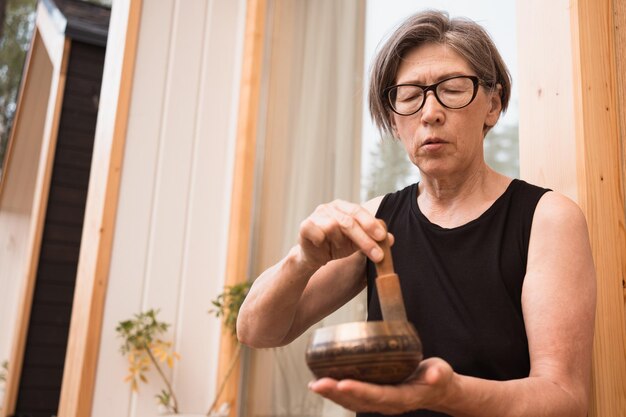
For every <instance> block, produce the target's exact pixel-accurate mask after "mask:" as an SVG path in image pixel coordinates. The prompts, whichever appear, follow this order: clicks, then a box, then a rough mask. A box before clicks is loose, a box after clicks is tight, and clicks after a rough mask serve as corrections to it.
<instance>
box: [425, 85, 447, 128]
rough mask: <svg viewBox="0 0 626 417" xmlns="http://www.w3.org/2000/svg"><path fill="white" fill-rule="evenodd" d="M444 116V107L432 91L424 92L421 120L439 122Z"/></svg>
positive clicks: (430, 122)
mask: <svg viewBox="0 0 626 417" xmlns="http://www.w3.org/2000/svg"><path fill="white" fill-rule="evenodd" d="M443 118H444V107H443V106H442V105H441V103H439V100H437V97H435V93H434V91H429V92H427V93H426V101H425V102H424V107H422V120H423V121H424V122H425V123H429V124H432V123H441V122H443Z"/></svg>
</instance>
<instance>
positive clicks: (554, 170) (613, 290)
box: [517, 0, 626, 417]
mask: <svg viewBox="0 0 626 417" xmlns="http://www.w3.org/2000/svg"><path fill="white" fill-rule="evenodd" d="M618 3H619V5H618ZM517 5H518V19H519V20H518V27H519V39H520V52H519V53H520V77H521V78H522V80H521V81H520V85H521V86H522V87H521V88H520V92H521V98H520V104H521V108H522V109H524V110H523V111H522V112H521V120H520V123H521V126H520V133H521V137H520V148H521V152H520V153H521V154H522V158H521V164H522V166H521V168H522V169H521V172H522V176H523V177H526V178H529V179H530V180H531V181H536V182H539V183H540V184H544V185H547V186H550V187H551V188H554V189H556V190H558V191H561V192H564V193H565V194H567V195H569V196H570V197H574V199H575V200H576V201H577V202H578V204H579V205H580V206H581V208H582V210H583V212H584V213H585V216H586V218H587V223H588V226H589V234H590V239H591V245H592V251H593V256H594V262H595V265H596V271H597V281H598V306H597V311H596V334H595V340H594V354H593V393H592V402H591V406H590V414H589V415H590V416H593V417H596V416H597V417H603V416H622V415H626V355H625V352H626V319H625V307H624V288H623V287H624V277H626V231H625V211H626V207H625V201H624V184H623V181H624V177H623V172H624V171H623V170H624V167H623V161H622V158H623V152H624V150H623V139H622V140H620V133H619V132H620V118H621V119H622V120H623V118H624V111H623V102H624V98H625V97H624V95H625V94H626V90H624V88H623V86H622V87H620V83H623V74H624V69H623V67H622V65H623V61H621V60H622V59H623V58H620V56H622V57H623V51H624V44H623V39H624V38H623V32H622V31H621V30H620V26H621V25H623V21H624V18H623V16H624V5H623V2H620V1H613V0H578V1H576V0H571V1H558V2H541V1H525V2H517ZM566 19H570V22H569V24H568V22H567V21H566ZM536 21H541V22H543V24H539V25H537V24H536ZM564 35H567V36H569V37H570V39H568V40H566V39H565V37H564ZM555 39H559V44H558V45H555V44H554V40H555ZM568 50H569V51H571V53H567V51H568ZM616 51H617V56H616ZM568 58H569V59H570V60H569V61H568V60H567V59H568ZM552 66H556V67H558V68H559V71H558V72H555V71H552V70H551V68H550V67H552ZM533 71H534V72H533ZM535 76H536V77H538V78H537V80H538V81H539V83H535V84H533V82H532V80H531V78H532V77H535ZM564 77H565V78H570V77H571V85H570V86H569V87H568V86H567V85H563V87H564V88H565V89H566V90H568V92H567V95H568V97H571V98H572V99H573V101H572V102H573V112H570V111H569V110H568V111H564V110H563V107H562V105H563V104H566V105H568V103H563V102H562V101H559V100H556V101H554V102H553V104H552V105H550V106H546V105H544V104H542V100H541V99H540V98H539V89H538V88H537V87H539V88H541V86H542V85H548V86H551V85H559V83H560V82H561V81H560V80H561V79H562V78H564ZM524 79H526V80H524ZM523 83H525V84H523ZM542 93H545V89H542ZM554 95H555V96H556V93H554ZM562 95H563V93H562V92H559V97H561V96H562ZM620 103H622V104H620ZM620 106H621V108H622V110H621V111H620ZM541 113H544V114H545V115H546V116H542V115H541ZM525 115H526V116H529V115H530V117H525ZM622 123H623V121H622ZM546 125H549V126H550V127H549V129H551V130H552V131H553V132H554V134H553V135H550V136H551V137H548V136H546V135H543V134H539V135H537V134H535V132H536V131H540V132H542V131H544V130H545V129H548V128H547V127H546ZM622 126H623V124H622ZM622 129H623V127H622ZM522 132H523V133H522ZM546 140H553V141H555V143H556V145H555V146H552V145H549V146H550V148H549V149H550V152H548V153H547V154H545V153H543V152H542V151H543V150H544V147H545V146H546V144H547V143H548V142H546ZM573 155H574V156H573Z"/></svg>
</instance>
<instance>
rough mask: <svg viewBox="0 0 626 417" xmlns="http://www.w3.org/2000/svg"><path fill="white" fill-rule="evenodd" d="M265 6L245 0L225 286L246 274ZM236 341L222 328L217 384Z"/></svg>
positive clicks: (231, 387)
mask: <svg viewBox="0 0 626 417" xmlns="http://www.w3.org/2000/svg"><path fill="white" fill-rule="evenodd" d="M266 11H267V1H266V0H248V3H247V11H246V28H245V38H244V50H243V51H244V52H243V53H244V56H243V61H242V62H243V63H242V65H243V69H242V74H241V89H240V93H239V114H238V125H237V143H236V145H235V146H236V148H235V167H234V175H233V193H232V201H231V213H230V227H229V232H228V233H229V235H228V253H227V259H226V278H225V283H224V284H225V285H227V286H228V285H234V284H237V283H240V282H244V281H246V280H248V269H249V258H250V257H249V252H250V236H251V231H252V229H251V225H252V195H253V187H254V166H255V159H256V137H257V125H258V117H259V97H260V91H261V73H262V67H263V45H264V42H265V16H266ZM237 343H238V342H237V341H236V340H235V339H233V337H232V336H231V334H230V333H229V332H228V331H226V329H224V328H222V335H221V341H220V353H219V368H218V372H217V387H219V386H220V385H221V384H222V382H223V379H224V377H225V376H226V375H227V374H228V372H229V369H228V368H229V364H230V363H231V361H232V358H233V356H235V355H237V354H238V350H237ZM230 373H231V375H232V376H231V377H230V378H229V379H228V381H227V383H226V385H225V388H224V391H223V392H222V394H221V395H220V398H218V399H217V401H218V403H217V404H218V407H219V404H221V403H223V402H227V403H229V404H230V407H231V408H230V416H231V417H234V416H235V415H236V413H237V409H238V405H239V401H238V398H237V393H238V389H239V375H240V363H237V365H236V366H235V367H234V368H233V369H232V370H231V372H230Z"/></svg>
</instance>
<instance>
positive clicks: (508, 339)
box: [357, 179, 549, 417]
mask: <svg viewBox="0 0 626 417" xmlns="http://www.w3.org/2000/svg"><path fill="white" fill-rule="evenodd" d="M547 191H549V190H547V189H544V188H539V187H536V186H534V185H531V184H528V183H526V182H524V181H521V180H516V179H515V180H513V181H512V182H511V184H510V185H509V186H508V188H507V189H506V191H505V192H504V193H503V194H502V195H501V196H500V197H499V198H498V199H497V200H496V201H495V202H494V203H493V205H492V206H491V207H490V208H489V209H487V211H485V212H484V213H483V214H482V215H481V216H480V217H478V218H477V219H474V220H472V221H470V222H469V223H466V224H464V225H462V226H459V227H455V228H452V229H446V228H442V227H440V226H438V225H436V224H434V223H431V222H430V221H429V220H428V219H427V218H426V217H425V216H424V214H423V213H422V212H421V211H420V209H419V207H418V205H417V195H418V188H417V184H413V185H411V186H408V187H406V188H405V189H403V190H400V191H397V192H395V193H392V194H387V195H386V196H385V197H384V198H383V200H382V202H381V204H380V207H379V209H378V212H377V214H376V216H377V217H378V218H381V219H383V220H385V222H386V223H387V226H388V228H389V231H390V232H391V233H392V234H393V235H394V237H395V243H394V246H393V247H392V248H391V250H392V256H393V263H394V268H395V271H396V273H397V274H398V276H399V277H400V285H401V288H402V294H403V297H404V302H405V304H406V310H407V316H408V319H409V321H411V322H412V323H413V324H414V325H415V328H416V329H417V332H418V334H419V336H420V339H421V340H422V344H423V348H424V357H425V358H428V357H432V356H437V357H440V358H443V359H444V360H446V361H447V362H448V363H450V365H451V366H452V368H453V369H454V370H455V372H457V373H459V374H463V375H469V376H475V377H478V378H486V379H492V380H509V379H518V378H524V377H527V376H528V374H529V372H530V360H529V353H528V339H527V337H526V330H525V328H524V317H523V316H522V303H521V295H522V283H523V281H524V275H525V274H526V261H527V256H528V242H529V238H530V228H531V225H532V219H533V214H534V212H535V207H536V206H537V202H538V201H539V199H540V198H541V196H543V194H544V193H546V192H547ZM375 276H376V271H375V268H374V265H373V264H372V262H370V261H369V260H368V265H367V284H368V285H367V299H368V320H381V319H382V316H381V311H380V304H379V302H378V295H377V293H376V285H375V283H374V281H373V280H374V279H375ZM357 415H358V416H360V417H373V416H379V415H380V414H376V413H359V414H357ZM444 415H445V414H441V413H436V412H432V411H427V410H419V411H413V412H410V413H405V414H402V416H405V417H409V416H410V417H418V416H419V417H423V416H444Z"/></svg>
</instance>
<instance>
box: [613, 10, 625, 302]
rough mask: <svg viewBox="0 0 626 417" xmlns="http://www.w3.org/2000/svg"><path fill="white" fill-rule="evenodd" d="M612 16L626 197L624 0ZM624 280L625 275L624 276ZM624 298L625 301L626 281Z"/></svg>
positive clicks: (623, 183)
mask: <svg viewBox="0 0 626 417" xmlns="http://www.w3.org/2000/svg"><path fill="white" fill-rule="evenodd" d="M613 16H614V22H613V23H614V26H615V59H616V64H617V70H616V72H617V91H621V92H622V94H618V95H617V101H618V109H619V112H618V115H619V122H620V123H619V124H620V141H621V144H622V193H623V194H622V195H624V196H625V198H626V94H623V92H624V91H626V2H625V1H624V0H613ZM624 280H626V277H624ZM623 287H624V300H625V301H626V282H625V283H624V285H623Z"/></svg>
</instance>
